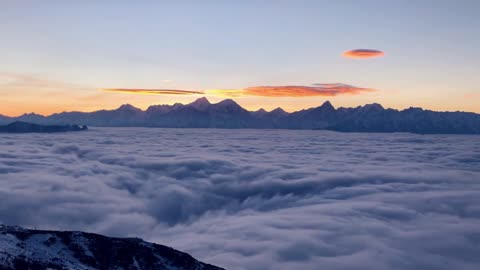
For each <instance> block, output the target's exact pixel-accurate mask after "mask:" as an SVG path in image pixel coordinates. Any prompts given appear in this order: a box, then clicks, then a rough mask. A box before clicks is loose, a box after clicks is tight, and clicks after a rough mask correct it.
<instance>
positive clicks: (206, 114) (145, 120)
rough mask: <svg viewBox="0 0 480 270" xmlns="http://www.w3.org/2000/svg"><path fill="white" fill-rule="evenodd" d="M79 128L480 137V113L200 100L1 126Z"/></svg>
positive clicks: (32, 117) (38, 118) (69, 114)
mask: <svg viewBox="0 0 480 270" xmlns="http://www.w3.org/2000/svg"><path fill="white" fill-rule="evenodd" d="M12 121H25V122H30V123H36V124H43V125H51V124H68V123H79V124H82V125H88V126H109V127H132V126H134V127H164V128H256V129H323V130H333V131H341V132H411V133H419V134H480V114H475V113H469V112H435V111H429V110H424V109H421V108H409V109H405V110H401V111H400V110H394V109H385V108H383V107H382V106H381V105H380V104H376V103H374V104H367V105H365V106H358V107H355V108H335V107H333V105H332V104H330V102H328V101H327V102H325V103H324V104H323V105H321V106H319V107H316V108H310V109H307V110H301V111H297V112H292V113H288V112H286V111H284V110H282V109H281V108H277V109H275V110H273V111H270V112H267V111H265V110H258V111H247V110H245V109H244V108H242V107H241V106H240V105H238V104H237V103H235V101H233V100H231V99H227V100H224V101H221V102H219V103H215V104H212V103H210V102H209V101H208V100H207V99H206V98H200V99H198V100H196V101H195V102H192V103H190V104H185V105H184V104H179V103H176V104H174V105H155V106H150V107H149V108H148V109H147V110H145V111H143V110H141V109H138V108H135V107H133V106H132V105H129V104H126V105H122V106H120V107H119V108H118V109H115V110H100V111H95V112H89V113H87V112H63V113H57V114H52V115H50V116H43V115H38V114H24V115H22V116H19V117H13V118H12V117H7V116H1V115H0V123H2V122H3V123H10V122H12Z"/></svg>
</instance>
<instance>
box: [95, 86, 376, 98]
mask: <svg viewBox="0 0 480 270" xmlns="http://www.w3.org/2000/svg"><path fill="white" fill-rule="evenodd" d="M102 90H103V91H107V92H118V93H129V94H150V95H195V94H203V95H214V96H227V97H242V96H261V97H309V96H336V95H342V94H360V93H362V92H371V91H375V90H374V89H371V88H363V87H356V86H352V85H348V84H342V83H317V84H313V85H311V86H304V85H286V86H252V87H247V88H243V89H208V90H204V91H200V90H184V89H125V88H116V89H102Z"/></svg>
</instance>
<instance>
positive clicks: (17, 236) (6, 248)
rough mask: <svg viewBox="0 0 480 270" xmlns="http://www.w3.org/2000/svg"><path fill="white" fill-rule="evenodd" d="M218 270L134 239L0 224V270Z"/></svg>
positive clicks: (185, 256) (190, 257) (175, 252)
mask: <svg viewBox="0 0 480 270" xmlns="http://www.w3.org/2000/svg"><path fill="white" fill-rule="evenodd" d="M10 269H12V270H13V269H34V270H46V269H52V270H53V269H54V270H67V269H68V270H93V269H102V270H107V269H108V270H110V269H112V270H113V269H135V270H137V269H138V270H140V269H157V270H221V269H222V268H219V267H216V266H213V265H209V264H205V263H202V262H199V261H197V260H195V259H194V258H192V256H190V255H188V254H186V253H183V252H180V251H177V250H175V249H173V248H170V247H166V246H162V245H157V244H152V243H148V242H145V241H143V240H141V239H138V238H113V237H106V236H102V235H98V234H92V233H84V232H60V231H42V230H28V229H23V228H20V227H12V226H3V225H0V270H10Z"/></svg>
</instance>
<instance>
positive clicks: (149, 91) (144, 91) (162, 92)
mask: <svg viewBox="0 0 480 270" xmlns="http://www.w3.org/2000/svg"><path fill="white" fill-rule="evenodd" d="M101 90H103V91H104V92H115V93H126V94H146V95H196V94H201V95H202V94H204V92H202V91H195V90H182V89H130V88H103V89H101Z"/></svg>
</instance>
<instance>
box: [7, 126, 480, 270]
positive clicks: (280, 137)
mask: <svg viewBox="0 0 480 270" xmlns="http://www.w3.org/2000/svg"><path fill="white" fill-rule="evenodd" d="M0 136H1V137H0V223H7V224H14V225H22V226H29V227H37V228H50V229H62V230H66V229H68V230H86V231H92V232H98V233H104V234H108V235H113V236H139V237H142V238H144V239H146V240H149V241H155V242H158V243H161V244H167V245H170V246H173V247H175V248H177V249H180V250H183V251H186V252H189V253H190V254H191V255H193V256H194V257H196V258H198V259H201V260H203V261H206V262H209V263H213V264H216V265H219V266H223V267H226V268H227V269H233V270H238V269H318V267H319V266H321V267H322V268H325V269H358V266H359V265H362V268H365V269H478V266H479V265H480V258H479V257H478V254H479V253H480V207H479V205H480V181H479V179H480V143H479V141H478V137H476V136H438V135H437V136H422V135H412V134H353V133H349V134H342V133H334V132H325V131H298V130H296V131H288V130H270V131H263V130H189V129H151V128H130V129H129V128H94V129H92V130H90V131H88V132H86V133H70V134H53V135H52V134H26V135H0Z"/></svg>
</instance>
